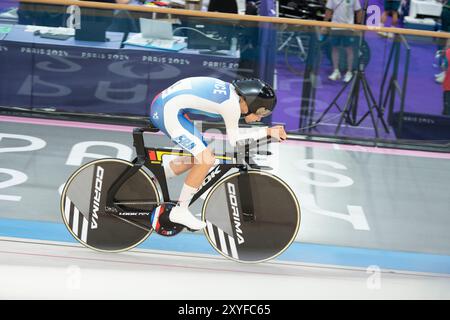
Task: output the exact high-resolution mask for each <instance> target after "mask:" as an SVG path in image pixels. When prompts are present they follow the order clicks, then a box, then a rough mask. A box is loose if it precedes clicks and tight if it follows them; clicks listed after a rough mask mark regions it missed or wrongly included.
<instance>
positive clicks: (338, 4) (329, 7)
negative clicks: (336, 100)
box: [322, 0, 362, 82]
mask: <svg viewBox="0 0 450 320" xmlns="http://www.w3.org/2000/svg"><path fill="white" fill-rule="evenodd" d="M355 15H356V23H358V24H360V23H361V22H362V9H361V4H360V3H359V0H328V1H327V4H326V11H325V19H324V20H325V21H331V22H335V23H347V24H354V23H355ZM322 32H323V33H325V32H327V29H326V28H323V29H322ZM330 38H331V60H332V62H333V73H332V74H331V75H330V76H329V77H328V79H330V80H332V81H337V80H339V79H340V78H341V72H340V70H339V60H340V48H341V47H344V48H345V52H346V54H347V72H346V73H345V75H344V79H343V80H344V82H349V81H350V80H351V79H352V77H353V63H354V59H353V57H354V54H353V52H354V47H355V45H356V42H357V38H356V37H355V35H354V33H353V31H352V30H348V29H341V28H331V34H330Z"/></svg>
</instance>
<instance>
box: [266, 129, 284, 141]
mask: <svg viewBox="0 0 450 320" xmlns="http://www.w3.org/2000/svg"><path fill="white" fill-rule="evenodd" d="M267 135H268V136H270V137H272V138H275V139H277V140H278V141H283V140H286V138H287V134H286V131H285V130H284V127H283V126H273V127H272V128H267Z"/></svg>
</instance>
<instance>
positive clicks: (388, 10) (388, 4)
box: [378, 0, 401, 38]
mask: <svg viewBox="0 0 450 320" xmlns="http://www.w3.org/2000/svg"><path fill="white" fill-rule="evenodd" d="M400 2H401V1H400V0H384V11H383V14H382V15H381V27H384V24H385V23H386V20H387V17H388V16H391V17H392V24H391V26H392V27H397V26H398V8H399V7H400ZM378 34H379V35H381V36H384V37H388V38H392V37H393V36H394V34H393V33H391V32H378Z"/></svg>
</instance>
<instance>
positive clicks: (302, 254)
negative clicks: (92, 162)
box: [0, 219, 450, 274]
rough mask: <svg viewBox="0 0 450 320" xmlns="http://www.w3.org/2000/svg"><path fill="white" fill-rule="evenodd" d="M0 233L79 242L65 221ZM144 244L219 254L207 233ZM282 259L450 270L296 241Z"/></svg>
mask: <svg viewBox="0 0 450 320" xmlns="http://www.w3.org/2000/svg"><path fill="white" fill-rule="evenodd" d="M0 237H14V238H25V239H36V240H46V241H58V242H72V243H75V242H76V240H75V239H74V238H73V237H72V236H71V234H70V233H69V232H68V231H67V229H66V227H65V226H64V225H63V224H62V223H54V222H41V221H30V220H15V219H0ZM140 248H144V249H153V250H165V251H178V252H184V253H203V254H217V253H216V251H214V249H213V248H212V247H211V245H210V244H209V243H208V241H207V240H206V238H205V237H204V236H203V235H201V234H190V233H181V234H179V235H177V236H176V237H172V238H165V237H162V236H159V235H157V234H154V235H152V236H151V237H150V238H149V239H147V241H145V242H144V243H142V244H141V245H140ZM279 259H280V260H283V261H292V262H303V263H314V264H322V265H338V266H347V267H359V268H367V267H369V266H373V265H375V266H378V267H379V268H381V269H392V270H403V271H413V272H430V273H441V274H450V256H444V255H434V254H425V253H413V252H399V251H387V250H375V249H364V248H351V247H338V246H330V245H318V244H308V243H299V242H295V243H293V244H292V245H291V246H290V247H289V249H288V250H287V251H286V252H284V253H283V254H282V255H281V256H280V257H279Z"/></svg>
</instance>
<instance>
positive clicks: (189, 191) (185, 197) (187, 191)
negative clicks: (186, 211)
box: [178, 183, 198, 208]
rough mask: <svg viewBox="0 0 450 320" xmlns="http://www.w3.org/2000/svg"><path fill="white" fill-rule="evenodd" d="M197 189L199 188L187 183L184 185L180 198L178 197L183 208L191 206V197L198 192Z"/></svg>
mask: <svg viewBox="0 0 450 320" xmlns="http://www.w3.org/2000/svg"><path fill="white" fill-rule="evenodd" d="M197 190H198V188H193V187H191V186H188V185H187V184H186V183H185V184H184V185H183V188H182V189H181V194H180V198H179V199H178V205H179V206H180V207H182V208H187V207H188V206H189V202H191V199H192V197H193V196H194V194H195V193H196V192H197Z"/></svg>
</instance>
